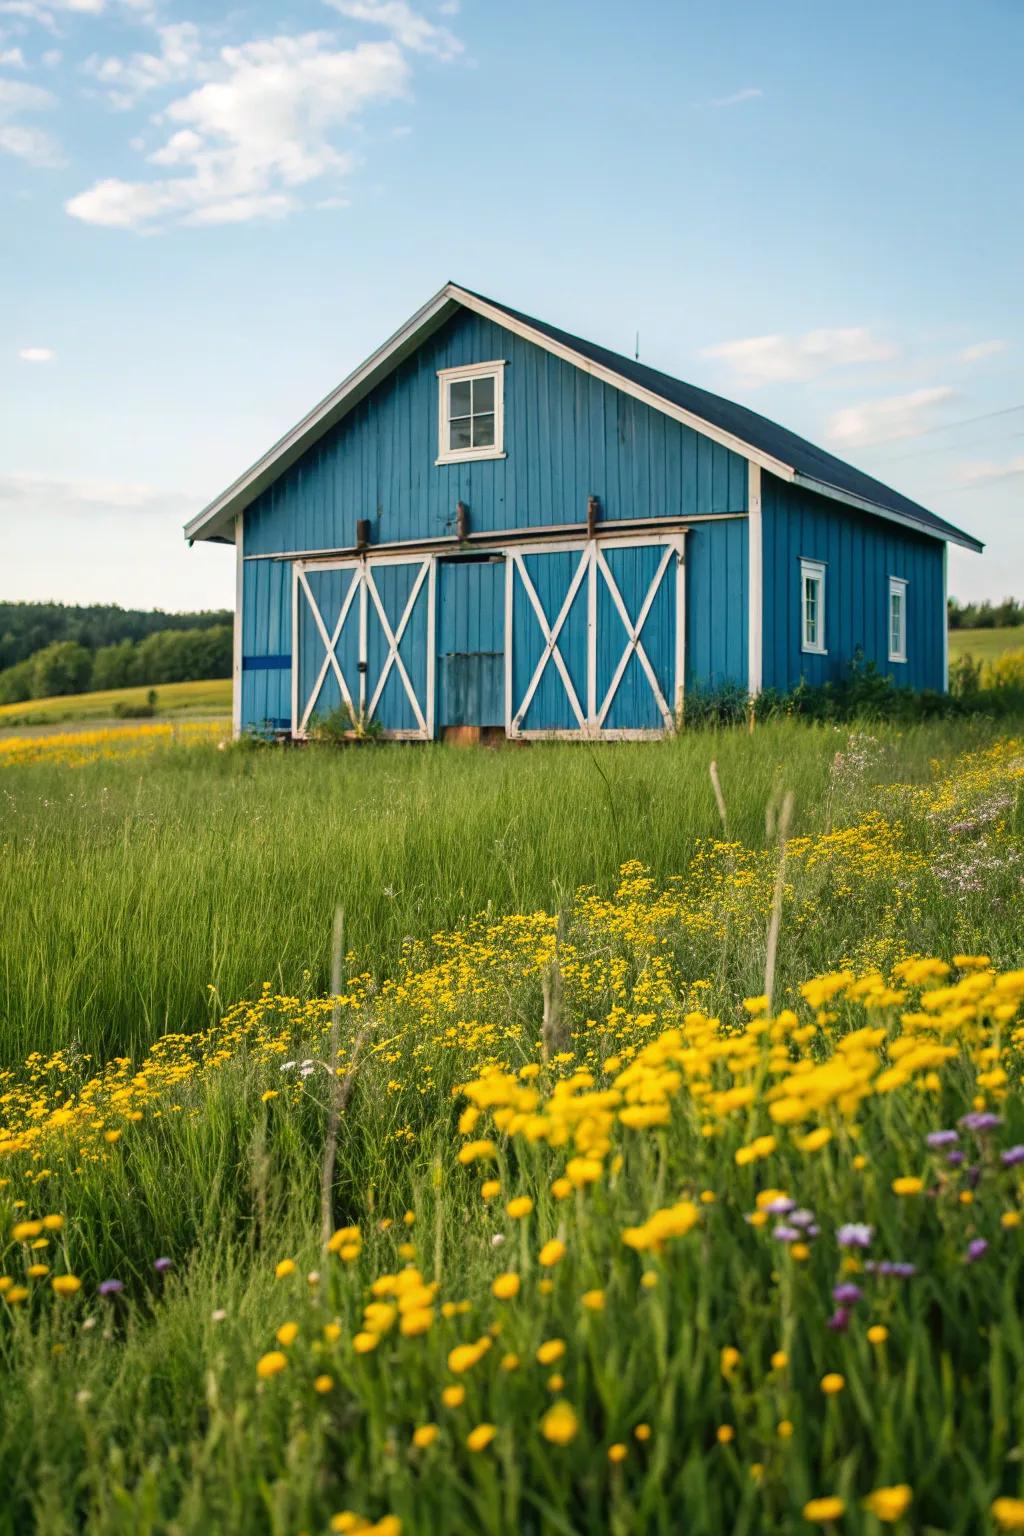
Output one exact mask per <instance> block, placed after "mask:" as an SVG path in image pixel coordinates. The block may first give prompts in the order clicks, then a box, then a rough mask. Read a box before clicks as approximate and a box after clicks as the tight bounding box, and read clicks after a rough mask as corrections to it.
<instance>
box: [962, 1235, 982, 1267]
mask: <svg viewBox="0 0 1024 1536" xmlns="http://www.w3.org/2000/svg"><path fill="white" fill-rule="evenodd" d="M987 1251H988V1243H987V1242H986V1241H985V1239H984V1238H983V1237H976V1238H974V1240H973V1242H970V1243H968V1244H967V1252H966V1254H965V1255H964V1263H965V1264H977V1262H978V1260H979V1259H983V1258H984V1257H985V1254H986V1253H987Z"/></svg>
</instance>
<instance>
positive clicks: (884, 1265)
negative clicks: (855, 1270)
mask: <svg viewBox="0 0 1024 1536" xmlns="http://www.w3.org/2000/svg"><path fill="white" fill-rule="evenodd" d="M864 1268H865V1269H867V1270H870V1272H871V1273H872V1274H873V1275H887V1276H891V1277H892V1278H893V1279H894V1280H913V1278H914V1276H915V1275H916V1274H917V1265H916V1264H908V1263H907V1262H906V1261H905V1260H902V1259H869V1260H868V1262H867V1263H866V1264H865V1266H864Z"/></svg>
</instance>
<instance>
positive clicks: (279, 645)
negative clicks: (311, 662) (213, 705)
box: [242, 560, 292, 730]
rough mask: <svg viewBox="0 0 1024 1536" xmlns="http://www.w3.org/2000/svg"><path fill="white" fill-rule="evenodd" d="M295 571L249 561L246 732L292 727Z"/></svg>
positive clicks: (245, 578)
mask: <svg viewBox="0 0 1024 1536" xmlns="http://www.w3.org/2000/svg"><path fill="white" fill-rule="evenodd" d="M291 652H292V568H291V565H289V564H286V563H285V562H284V561H280V560H247V561H245V562H244V569H243V585H242V727H243V729H245V730H254V729H255V730H260V729H262V728H264V726H269V727H270V728H271V729H273V730H287V729H288V728H289V727H290V726H291V723H292V694H291V688H292V674H291V659H292V656H291Z"/></svg>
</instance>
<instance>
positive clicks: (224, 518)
mask: <svg viewBox="0 0 1024 1536" xmlns="http://www.w3.org/2000/svg"><path fill="white" fill-rule="evenodd" d="M460 308H464V309H470V310H473V311H475V312H476V313H477V314H480V315H483V316H485V317H486V318H489V319H492V320H494V321H495V322H496V323H497V324H499V325H502V326H504V327H505V328H506V329H509V330H512V331H514V332H515V333H516V334H518V335H521V336H523V337H524V338H525V339H526V340H528V341H532V342H533V343H534V344H535V345H537V346H541V347H543V348H544V349H545V350H547V351H549V352H553V353H554V354H555V355H556V356H559V357H562V358H564V359H565V360H566V361H568V362H571V363H572V364H573V365H574V366H576V367H578V368H583V369H584V370H585V371H586V372H588V373H592V374H594V375H595V376H597V377H599V378H601V379H603V380H604V381H605V382H607V383H610V384H611V385H612V386H613V387H615V388H617V389H621V390H623V391H624V392H625V393H627V394H630V395H633V396H635V397H636V398H638V399H640V400H643V401H644V402H645V403H646V404H648V405H650V406H652V407H653V408H654V409H655V410H660V411H662V412H663V413H664V414H666V415H669V416H672V417H674V418H675V419H676V420H678V421H681V422H683V423H684V424H686V425H688V426H691V427H693V428H695V429H696V430H697V431H699V432H702V433H704V435H705V436H708V437H711V438H713V439H714V440H715V441H716V442H720V443H723V444H724V445H725V446H726V447H729V448H732V449H733V450H734V451H735V452H736V453H739V454H741V455H742V456H743V457H744V458H747V459H749V460H751V462H753V463H756V464H760V465H761V467H762V468H764V469H768V470H770V471H771V472H772V473H773V474H775V475H778V476H779V477H780V478H781V479H783V480H787V481H789V482H790V483H793V484H796V485H799V486H803V487H804V488H805V489H807V490H811V491H815V492H817V493H818V494H819V495H823V496H828V497H831V498H832V499H834V500H836V501H840V502H844V503H845V504H846V505H848V506H853V507H857V508H859V509H860V510H862V511H866V512H870V513H873V514H874V515H875V516H878V517H883V518H887V519H889V520H891V521H893V522H898V523H902V524H903V525H905V526H907V527H911V528H915V529H917V530H918V531H919V532H921V533H925V534H929V535H930V536H931V537H933V538H938V539H944V540H948V541H949V542H950V543H954V544H962V545H963V546H964V547H965V548H967V549H973V550H977V551H981V550H982V549H983V548H984V545H983V544H982V543H981V542H980V541H979V540H978V539H975V538H974V537H973V536H972V535H971V534H969V533H964V532H963V530H962V529H960V528H956V527H954V525H953V524H952V523H948V522H946V520H945V519H944V518H941V517H938V516H937V515H936V514H935V513H934V512H929V511H928V510H927V508H925V507H922V506H920V505H918V503H917V502H915V501H911V500H910V498H909V497H907V496H902V495H900V493H899V492H898V491H894V490H892V489H891V488H890V487H889V486H887V485H883V483H882V482H881V481H880V480H875V479H874V478H873V477H872V476H871V475H867V474H864V472H863V471H862V470H859V469H855V468H854V466H853V465H852V464H847V463H845V462H844V461H843V460H842V459H838V458H836V457H835V455H834V454H831V453H826V452H825V450H824V449H823V448H817V447H815V445H814V444H813V443H809V442H808V441H807V440H806V439H805V438H802V437H798V436H797V434H796V433H795V432H790V431H788V430H787V429H786V428H785V427H780V426H779V425H778V424H777V423H776V422H773V421H769V419H768V418H767V416H761V415H759V414H758V412H757V411H751V410H748V409H747V407H746V406H742V405H737V404H736V403H735V402H734V401H731V400H725V399H723V397H722V396H721V395H714V394H712V393H711V392H710V391H709V390H706V389H699V388H697V386H696V385H693V384H686V383H684V382H683V381H682V380H681V379H676V378H673V377H672V375H671V374H667V373H661V372H660V371H659V370H658V369H656V368H650V367H648V366H647V364H646V363H640V362H636V361H635V360H634V359H633V358H629V357H624V356H623V355H622V354H621V353H619V352H612V351H610V350H609V349H608V348H607V347H602V346H598V345H597V343H595V342H591V341H585V340H584V339H583V338H582V337H580V336H574V335H572V334H571V332H569V331H563V330H561V329H560V328H559V327H558V326H554V325H549V324H548V323H547V322H546V321H544V320H536V319H534V318H533V317H532V316H530V315H526V314H523V313H522V311H520V310H516V309H510V308H509V307H508V306H507V305H505V304H502V303H500V302H499V301H497V300H495V299H489V298H486V297H485V296H484V295H483V294H480V293H474V292H473V290H472V289H470V288H463V287H461V286H460V285H459V284H457V283H446V284H445V286H444V287H443V288H441V289H440V290H439V291H438V292H437V293H436V294H435V295H434V296H433V298H432V299H429V300H428V301H427V303H426V304H424V305H423V307H422V308H421V309H419V310H417V312H416V314H415V315H413V316H412V318H411V319H410V320H409V321H407V322H406V324H405V325H404V326H402V327H401V329H400V330H398V331H396V332H395V334H394V335H393V336H391V337H390V338H389V339H388V340H387V341H386V342H385V343H384V344H383V346H381V347H379V348H378V349H377V351H376V352H374V353H373V354H372V355H371V356H370V357H368V358H367V359H366V361H365V362H364V363H362V364H360V366H359V367H358V368H357V369H355V370H354V372H353V373H351V374H349V376H348V378H346V379H345V380H343V381H342V383H341V384H339V386H338V387H337V389H335V390H332V392H331V393H330V394H329V395H327V396H326V397H325V398H324V399H323V400H321V401H320V403H319V405H316V406H314V408H313V410H312V411H310V412H309V414H308V415H307V416H305V417H303V419H302V420H301V421H300V422H299V423H298V424H297V425H296V426H295V427H293V428H292V430H291V431H290V432H288V433H286V434H285V436H284V437H282V438H281V439H280V441H279V442H277V443H275V444H274V446H273V447H272V448H271V449H270V450H269V451H268V452H267V453H265V454H264V455H263V457H262V458H260V459H258V460H257V462H256V463H255V464H254V465H252V467H251V468H250V469H248V470H246V472H245V473H244V474H243V475H241V476H240V477H239V478H238V479H237V480H236V481H234V483H233V484H232V485H230V486H229V487H228V488H227V490H225V491H224V492H223V493H222V494H221V495H220V496H218V497H217V498H216V500H215V501H212V502H211V503H210V505H209V506H208V507H205V508H204V509H203V511H202V512H200V513H199V514H198V515H197V516H196V517H194V518H193V519H192V520H191V521H190V522H189V523H187V524H186V525H185V537H186V538H187V539H188V540H189V542H191V541H192V540H193V539H222V540H223V539H227V540H228V541H229V542H230V540H231V539H232V538H233V532H232V524H233V520H234V516H235V514H236V513H238V512H241V511H244V509H245V508H246V507H247V506H248V505H249V504H250V503H251V502H252V501H254V500H255V499H256V497H257V496H259V495H260V494H261V493H262V492H263V491H264V490H266V489H267V487H268V486H269V485H271V484H272V483H273V482H274V481H275V480H276V479H277V478H278V476H279V475H281V474H283V473H284V471H285V470H286V469H287V468H288V467H289V466H290V465H291V464H293V463H294V462H295V461H296V459H298V458H299V457H301V455H302V454H303V453H305V452H306V450H307V449H308V448H309V447H311V446H312V444H313V443H315V442H316V441H317V439H318V438H320V437H322V436H323V435H324V433H325V432H327V431H329V430H330V428H331V427H333V426H334V425H335V424H336V423H337V422H338V421H340V420H341V419H342V418H343V417H344V416H346V415H347V414H348V412H349V411H351V410H352V409H354V407H355V406H356V405H357V404H358V403H359V401H360V400H362V399H364V398H365V396H366V395H367V394H369V392H370V391H371V390H372V389H374V388H375V387H376V386H377V384H379V383H380V382H381V380H382V379H384V378H386V377H387V375H388V374H389V373H391V372H392V371H393V370H394V369H395V368H397V367H398V365H399V363H401V362H403V361H404V360H405V358H407V357H409V356H410V355H411V354H412V353H413V352H415V351H416V349H417V348H418V347H419V346H420V345H421V344H422V342H423V341H425V340H426V338H427V337H428V336H429V335H431V334H432V333H433V332H434V331H436V330H438V329H439V328H440V326H442V325H443V324H444V323H445V322H446V321H447V320H448V319H450V317H451V316H452V315H453V314H455V313H456V312H457V311H458V309H460Z"/></svg>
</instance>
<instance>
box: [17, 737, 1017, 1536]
mask: <svg viewBox="0 0 1024 1536" xmlns="http://www.w3.org/2000/svg"><path fill="white" fill-rule="evenodd" d="M712 758H714V759H715V760H716V763H717V776H718V779H719V783H720V786H721V792H722V795H723V797H724V812H725V825H724V826H723V822H722V819H721V811H720V807H719V805H718V803H717V800H716V794H715V790H714V787H713V784H712V780H711V777H710V775H709V762H710V760H711V759H712ZM72 763H74V764H76V766H71V764H72ZM1022 784H1024V741H1022V740H1019V739H1017V738H1016V737H1014V736H1013V735H1012V734H1010V733H1008V732H1007V729H1006V723H1005V722H1003V725H1002V727H1001V728H998V729H997V727H995V726H994V725H992V724H991V723H987V722H985V721H983V720H981V719H975V720H964V721H952V722H951V721H943V722H936V723H934V724H930V725H923V726H917V727H914V728H912V729H904V730H896V729H894V728H891V727H881V726H880V727H872V728H871V729H870V730H869V731H866V730H851V729H849V728H843V729H837V728H827V729H826V728H814V727H809V726H806V725H801V724H798V723H794V722H781V721H780V722H773V723H770V724H767V725H765V726H763V727H759V728H758V729H757V730H756V731H755V732H754V733H753V734H752V735H748V734H747V733H746V731H724V732H720V733H712V732H695V733H691V734H688V735H686V736H683V737H682V738H680V739H678V740H675V741H667V742H664V743H658V744H651V745H621V746H614V747H596V748H594V749H590V748H586V747H579V746H558V745H552V746H550V747H548V746H543V747H534V748H531V749H529V750H517V751H503V752H483V751H481V752H458V751H452V750H447V749H444V748H437V749H429V750H424V749H418V748H401V747H370V748H364V749H350V750H347V751H341V752H336V751H331V750H329V749H316V748H313V749H306V750H304V751H285V750H262V751H260V750H255V749H249V750H243V749H228V750H224V751H218V750H217V748H216V747H215V746H213V745H204V744H198V745H191V746H186V745H184V744H182V743H181V742H178V743H176V744H174V743H172V744H169V745H163V746H157V747H154V746H153V745H152V743H150V744H149V746H148V748H147V754H146V755H145V756H144V757H143V756H134V757H132V756H123V757H118V756H107V757H104V758H99V759H94V760H91V761H82V760H81V759H80V758H79V757H76V756H74V754H73V753H72V751H71V749H70V748H68V749H67V753H66V755H65V760H63V761H62V760H61V759H60V755H59V753H56V752H55V753H53V754H51V756H50V757H49V758H48V759H46V760H42V761H36V762H22V763H21V764H20V765H18V764H16V765H12V766H8V767H6V768H4V769H3V770H2V773H0V805H2V811H0V815H2V818H3V819H2V832H0V836H2V842H3V847H2V857H0V904H2V910H3V912H4V915H5V921H4V923H3V925H2V926H0V1222H2V1224H3V1225H2V1227H0V1231H3V1232H5V1233H7V1234H8V1240H7V1248H6V1252H5V1253H3V1254H0V1264H2V1265H3V1266H4V1274H3V1277H2V1278H0V1292H2V1293H3V1296H4V1298H5V1300H6V1303H7V1305H6V1307H5V1308H4V1309H3V1313H4V1315H2V1316H0V1401H2V1404H3V1407H2V1411H0V1482H2V1484H3V1486H4V1489H5V1496H4V1499H3V1500H2V1501H0V1532H2V1533H4V1536H6V1533H7V1532H11V1533H15V1532H17V1533H20V1532H22V1531H40V1532H46V1533H47V1536H49V1533H51V1532H52V1533H57V1536H61V1533H65V1532H68V1533H70V1532H77V1531H89V1532H98V1533H102V1536H107V1533H110V1536H114V1533H117V1536H129V1533H131V1536H135V1533H141V1532H146V1533H154V1536H155V1533H157V1532H160V1533H165V1532H166V1533H168V1536H170V1533H172V1532H173V1533H174V1536H193V1533H194V1536H199V1533H204V1536H205V1533H207V1532H214V1533H220V1532H223V1533H234V1532H243V1531H244V1532H247V1533H248V1532H267V1533H273V1536H285V1533H288V1536H299V1533H300V1532H305V1533H308V1536H313V1533H321V1532H327V1531H328V1530H334V1531H364V1532H366V1531H372V1532H375V1533H376V1536H398V1533H399V1532H404V1536H428V1533H429V1536H435V1533H441V1532H443V1533H452V1536H470V1533H474V1536H475V1533H481V1532H482V1533H488V1536H506V1533H508V1536H512V1533H519V1532H526V1533H536V1536H556V1533H558V1536H566V1533H569V1536H573V1533H577V1532H578V1533H580V1536H582V1533H584V1532H585V1533H587V1536H590V1533H604V1532H607V1533H609V1536H633V1533H637V1536H641V1533H647V1532H655V1533H658V1536H662V1533H663V1536H669V1533H675V1532H677V1531H679V1530H686V1531H687V1532H693V1533H702V1536H719V1533H723V1532H728V1533H730V1536H744V1533H746V1536H758V1533H761V1532H769V1533H779V1536H795V1533H798V1532H807V1531H811V1530H813V1529H825V1530H831V1531H843V1532H850V1533H854V1536H875V1533H878V1532H880V1531H882V1530H884V1529H890V1528H893V1529H897V1530H902V1531H904V1532H910V1531H917V1532H921V1533H922V1536H939V1533H946V1532H948V1533H957V1536H975V1533H986V1532H991V1531H996V1530H1014V1529H1024V1463H1022V1461H1021V1458H1020V1455H1019V1452H1018V1447H1020V1446H1021V1445H1022V1444H1024V1329H1022V1327H1021V1324H1020V1321H1019V1317H1018V1307H1017V1301H1018V1298H1019V1295H1020V1288H1021V1283H1022V1279H1024V1270H1022V1264H1021V1252H1020V1239H1021V1233H1022V1231H1024V1226H1022V1225H1021V1213H1022V1189H1021V1169H1022V1168H1024V1145H1022V1143H1024V1111H1022V1109H1021V1104H1020V1075H1021V1046H1022V1044H1024V1026H1022V1024H1021V1008H1022V1003H1024V968H1022V955H1021V950H1022V945H1021V938H1020V911H1021V895H1022V874H1024V800H1022ZM790 792H791V793H792V796H793V805H792V813H791V815H790V812H789V810H788V803H787V796H788V794H789V793H790ZM339 905H340V906H341V907H343V908H344V914H345V917H344V943H343V945H342V946H340V948H339V954H340V953H341V950H344V955H343V956H342V958H341V959H340V960H339V961H338V962H337V963H338V965H339V988H340V990H339V993H338V995H337V997H335V998H332V996H331V995H330V993H331V985H330V980H329V978H330V972H331V964H332V940H331V921H332V914H333V912H334V910H335V907H336V906H339ZM2 1241H3V1239H0V1242H2Z"/></svg>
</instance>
